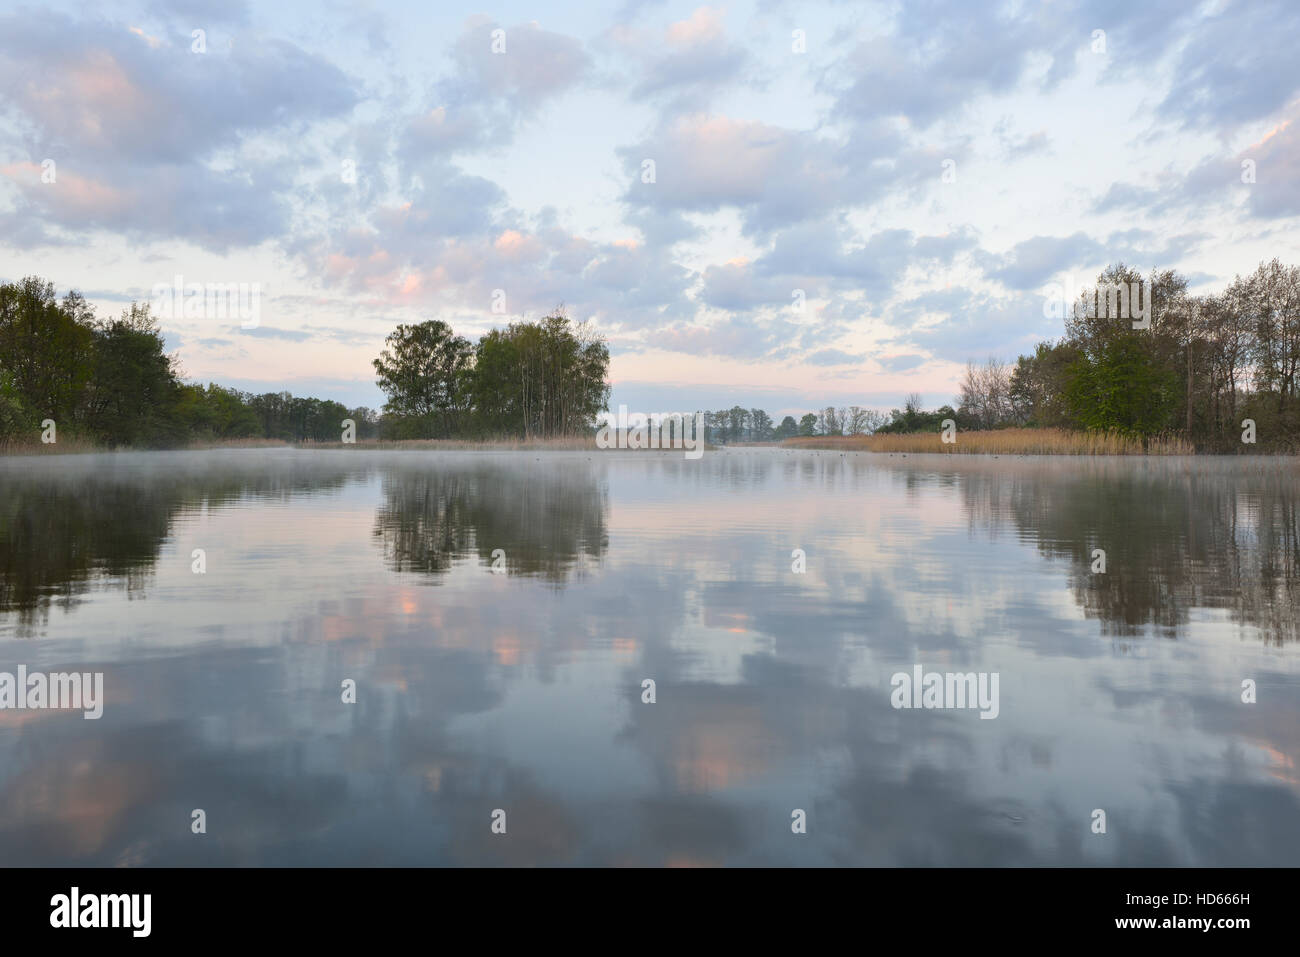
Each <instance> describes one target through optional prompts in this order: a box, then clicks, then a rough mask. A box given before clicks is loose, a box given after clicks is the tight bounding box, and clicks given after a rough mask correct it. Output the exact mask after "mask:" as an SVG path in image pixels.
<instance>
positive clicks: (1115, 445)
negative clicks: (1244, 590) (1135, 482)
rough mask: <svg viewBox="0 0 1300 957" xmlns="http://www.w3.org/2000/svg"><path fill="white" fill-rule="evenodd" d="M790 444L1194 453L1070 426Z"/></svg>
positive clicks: (1162, 439) (1164, 441)
mask: <svg viewBox="0 0 1300 957" xmlns="http://www.w3.org/2000/svg"><path fill="white" fill-rule="evenodd" d="M781 444H782V445H783V446H786V447H793V448H802V449H838V450H839V451H842V452H843V451H854V452H910V453H923V452H939V453H946V454H949V455H960V454H966V455H1192V454H1193V453H1194V452H1195V451H1196V450H1195V448H1194V447H1193V446H1192V443H1191V442H1188V441H1187V440H1186V439H1184V438H1181V437H1179V436H1150V437H1147V438H1146V439H1145V440H1144V439H1142V438H1140V437H1135V436H1130V435H1120V434H1118V433H1114V432H1074V431H1070V430H1067V429H996V430H993V431H988V432H975V431H959V432H958V433H957V436H956V441H955V442H952V443H946V442H944V441H942V439H941V438H940V434H939V433H938V432H908V433H904V434H901V435H894V434H885V435H844V436H839V435H819V436H806V437H799V438H793V439H786V440H785V441H784V442H782V443H781Z"/></svg>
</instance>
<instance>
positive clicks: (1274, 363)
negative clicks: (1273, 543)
mask: <svg viewBox="0 0 1300 957" xmlns="http://www.w3.org/2000/svg"><path fill="white" fill-rule="evenodd" d="M1138 284H1143V285H1144V288H1145V294H1146V297H1147V305H1148V310H1149V312H1148V314H1147V315H1144V316H1143V319H1142V321H1141V322H1140V323H1135V321H1134V319H1133V311H1134V310H1133V308H1132V303H1131V302H1129V303H1127V305H1128V307H1129V308H1127V309H1126V308H1125V305H1126V303H1125V302H1124V301H1123V298H1122V297H1118V296H1116V295H1114V294H1113V292H1111V291H1112V290H1116V289H1121V290H1122V289H1125V288H1127V289H1133V288H1136V286H1137V285H1138ZM1135 324H1136V325H1139V326H1142V327H1140V328H1134V326H1135ZM1298 373H1300V267H1296V266H1284V265H1283V264H1282V263H1281V262H1279V261H1278V260H1277V259H1274V260H1272V261H1270V262H1265V263H1261V264H1260V265H1259V267H1258V268H1257V269H1256V270H1255V271H1254V272H1253V273H1251V274H1250V275H1248V276H1237V277H1236V278H1234V279H1233V281H1232V282H1231V283H1230V284H1229V285H1228V286H1227V288H1226V289H1224V290H1223V291H1222V292H1219V293H1213V294H1210V295H1199V296H1193V295H1190V294H1188V292H1187V279H1186V277H1184V276H1182V275H1180V274H1179V273H1177V272H1175V271H1174V270H1153V271H1152V272H1151V274H1150V275H1149V276H1148V277H1147V278H1146V279H1145V281H1144V280H1143V277H1142V276H1141V275H1140V274H1139V273H1138V272H1137V271H1136V270H1133V269H1130V268H1129V267H1127V266H1125V265H1124V264H1123V263H1119V264H1116V265H1112V266H1110V267H1108V268H1107V269H1105V270H1104V271H1103V272H1102V273H1101V274H1100V275H1099V276H1098V279H1097V286H1096V288H1095V289H1087V290H1084V291H1083V292H1082V293H1081V294H1080V299H1079V302H1078V303H1077V304H1074V306H1073V308H1071V309H1070V310H1069V311H1068V314H1067V315H1066V316H1065V334H1064V335H1063V336H1062V337H1061V338H1060V339H1058V340H1055V341H1048V342H1040V343H1039V344H1038V345H1037V346H1036V348H1035V349H1034V352H1033V353H1032V354H1031V355H1022V356H1020V357H1019V358H1018V359H1017V360H1016V362H1015V363H1014V364H1007V363H1001V362H998V361H997V360H995V359H990V360H989V361H987V362H986V363H984V364H983V365H975V364H968V366H967V369H966V374H965V376H964V378H963V379H962V382H961V390H960V395H959V396H958V398H957V408H956V409H955V410H954V409H951V408H948V409H946V411H947V412H949V413H953V415H952V417H953V418H955V419H956V421H957V425H958V427H959V428H960V427H965V428H999V427H1005V426H1043V427H1057V428H1067V429H1085V430H1101V431H1108V432H1119V433H1124V434H1130V435H1138V436H1153V435H1162V434H1179V435H1183V436H1186V437H1187V438H1188V439H1190V440H1192V441H1193V442H1194V443H1195V444H1196V446H1197V448H1198V449H1202V450H1205V451H1228V450H1232V449H1240V448H1241V436H1242V432H1243V425H1242V423H1243V421H1244V420H1247V419H1249V420H1251V421H1252V422H1254V424H1255V431H1256V435H1257V436H1258V443H1259V445H1261V446H1270V447H1276V448H1290V447H1294V446H1296V445H1297V444H1298V443H1300V376H1298ZM914 411H919V410H914ZM940 411H944V410H940ZM927 415H933V416H937V417H939V418H942V417H943V416H940V415H939V413H929V414H927ZM905 417H906V411H904V412H897V411H895V412H894V413H893V414H892V418H893V419H894V420H895V421H897V420H899V419H900V418H905ZM909 431H914V430H909Z"/></svg>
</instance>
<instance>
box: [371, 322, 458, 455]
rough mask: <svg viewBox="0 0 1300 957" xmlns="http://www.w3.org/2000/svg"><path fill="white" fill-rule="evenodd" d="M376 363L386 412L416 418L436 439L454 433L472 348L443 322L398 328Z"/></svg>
mask: <svg viewBox="0 0 1300 957" xmlns="http://www.w3.org/2000/svg"><path fill="white" fill-rule="evenodd" d="M385 345H386V346H387V348H386V349H385V350H384V351H383V352H381V353H380V355H379V358H377V359H375V360H374V363H373V364H374V367H375V371H376V372H377V373H378V376H379V377H378V380H377V382H378V385H379V387H380V388H381V389H383V390H384V392H385V394H387V396H388V401H387V402H386V403H385V404H384V410H385V411H386V412H391V413H394V414H396V415H400V416H408V417H414V418H416V419H418V420H420V421H421V423H422V426H423V427H424V428H426V429H427V428H433V429H436V431H437V432H438V434H439V435H442V436H448V435H451V434H453V433H454V432H455V430H456V426H457V425H458V424H459V422H460V419H461V416H462V414H463V413H464V412H465V410H466V408H467V406H468V396H469V390H468V376H469V368H470V363H471V359H472V357H473V349H472V347H471V346H470V344H469V341H468V340H467V339H464V338H462V337H461V336H458V335H456V334H455V333H453V332H452V329H451V326H449V325H447V323H445V322H443V321H442V320H441V319H430V320H428V321H427V322H421V323H419V324H417V325H413V326H408V325H399V326H398V327H397V329H396V330H395V331H394V332H392V333H391V334H390V335H389V336H388V338H387V339H386V340H385Z"/></svg>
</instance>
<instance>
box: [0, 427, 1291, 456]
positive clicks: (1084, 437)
mask: <svg viewBox="0 0 1300 957" xmlns="http://www.w3.org/2000/svg"><path fill="white" fill-rule="evenodd" d="M764 446H765V447H768V448H784V449H821V450H835V451H841V452H846V451H853V452H884V453H898V452H905V453H915V454H922V453H939V454H945V455H1200V456H1213V455H1215V454H1224V453H1213V452H1197V450H1196V449H1195V448H1194V447H1193V445H1192V443H1191V442H1189V441H1187V440H1186V439H1185V438H1182V437H1181V436H1153V437H1148V438H1146V440H1145V441H1144V440H1143V439H1142V438H1141V437H1135V436H1126V435H1120V434H1117V433H1104V432H1078V431H1071V430H1068V429H994V430H988V431H973V430H967V431H959V432H958V433H957V436H956V441H955V442H953V443H944V442H943V441H942V440H941V438H940V435H939V433H938V432H908V433H899V434H895V433H886V434H877V435H816V436H798V437H795V438H789V439H785V440H783V441H781V442H775V443H766V442H762V443H737V444H735V445H734V446H733V447H735V448H759V447H764ZM263 448H284V449H330V450H333V449H367V450H371V451H396V450H413V451H426V452H436V451H447V452H464V451H470V452H474V451H483V452H487V451H498V452H510V451H539V452H541V451H551V452H561V451H588V452H599V451H611V452H613V451H618V450H617V449H608V450H605V449H601V448H599V447H598V446H597V445H596V437H595V436H594V435H590V436H568V437H563V438H548V439H540V438H535V439H517V438H507V439H359V440H357V441H356V442H349V443H346V444H345V443H343V442H313V441H305V442H290V441H286V440H282V439H253V438H247V439H219V440H211V441H195V442H190V443H188V444H186V445H183V446H179V447H178V448H175V449H170V450H166V451H190V452H195V451H213V450H219V449H263ZM705 448H706V449H708V450H709V451H715V450H716V449H717V448H718V447H717V446H714V445H707V446H705ZM112 451H151V450H148V449H116V450H115V449H112V448H109V447H106V446H101V445H97V444H95V443H94V442H91V441H89V440H87V439H83V438H80V437H77V436H69V437H67V438H61V439H59V441H58V442H57V443H54V444H51V445H44V444H42V443H41V442H40V441H35V442H26V443H16V442H13V441H10V442H0V456H21V455H86V454H90V453H97V452H112ZM159 451H162V450H159ZM1241 452H1243V453H1246V454H1250V455H1294V454H1296V453H1295V451H1292V450H1284V449H1270V448H1262V449H1261V448H1256V447H1255V446H1249V445H1243V446H1242V448H1241ZM1226 454H1232V453H1226Z"/></svg>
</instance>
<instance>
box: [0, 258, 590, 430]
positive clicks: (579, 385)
mask: <svg viewBox="0 0 1300 957" xmlns="http://www.w3.org/2000/svg"><path fill="white" fill-rule="evenodd" d="M387 345H388V348H387V349H386V350H385V351H384V352H383V354H382V355H381V356H380V357H379V358H378V359H376V360H375V363H374V365H375V368H376V371H377V372H378V373H379V384H380V386H381V387H382V388H383V389H384V391H385V392H386V393H387V394H388V397H389V401H388V402H387V403H386V404H385V407H384V410H383V412H382V413H379V412H376V411H374V410H372V409H369V408H366V407H364V406H362V407H358V408H348V407H347V406H345V405H343V404H342V403H339V402H335V401H333V400H330V399H317V398H306V397H301V396H294V395H291V394H289V393H288V392H268V393H265V394H262V395H255V394H252V393H248V392H241V391H239V390H237V389H228V388H223V387H222V386H219V385H216V384H212V383H209V384H208V385H206V386H204V385H199V384H195V383H189V382H185V381H183V380H182V375H181V371H180V369H179V367H178V365H177V363H176V360H175V359H174V358H173V357H172V356H169V355H167V353H166V351H165V343H164V340H163V336H162V332H161V330H160V328H159V326H158V323H157V321H156V320H155V319H154V317H153V316H151V315H150V312H149V306H148V305H147V304H145V305H141V304H136V303H133V304H132V305H131V307H130V308H129V309H126V310H123V312H122V314H121V316H120V317H119V318H117V319H110V320H101V319H99V318H97V317H96V316H95V314H94V310H93V309H92V308H91V307H90V305H89V304H88V303H87V302H86V300H85V298H84V297H83V296H81V295H80V294H79V293H76V292H70V293H68V294H67V295H65V296H64V297H63V299H61V300H60V299H57V298H56V296H55V290H54V285H53V283H50V282H47V281H45V280H43V279H40V278H37V277H27V278H25V279H23V280H21V281H19V282H14V283H3V284H0V442H8V441H16V442H18V443H20V444H30V443H32V442H35V441H37V440H38V439H39V436H40V435H41V433H42V431H43V426H42V423H43V422H45V421H46V420H53V422H54V423H55V427H56V430H57V435H58V436H59V437H60V438H66V437H75V438H78V439H82V440H88V441H89V442H91V443H94V444H97V445H104V446H108V447H119V446H124V447H132V446H138V447H152V448H165V447H174V446H179V445H184V444H187V443H190V442H195V441H199V442H202V441H216V440H223V439H248V438H266V439H281V440H285V441H292V442H301V441H319V442H337V441H339V440H340V439H341V438H342V435H343V421H344V420H345V419H351V420H352V421H353V423H354V424H355V437H356V438H357V439H369V438H392V439H401V438H440V437H449V436H475V437H498V436H500V437H515V436H555V435H566V434H578V433H581V432H584V431H591V430H594V428H595V417H596V414H597V412H599V410H600V409H602V408H604V406H605V404H606V401H607V399H608V395H609V387H608V384H607V383H606V381H605V376H606V372H607V369H608V365H609V352H608V350H607V348H606V347H605V344H604V342H603V341H602V340H600V339H598V338H596V337H594V336H592V335H590V334H589V333H588V332H587V330H586V328H585V326H582V325H581V324H579V325H578V326H576V327H575V326H573V325H572V324H570V322H569V320H568V319H566V318H564V317H563V316H562V315H554V316H550V317H547V318H546V319H543V320H541V321H540V322H536V323H529V322H519V323H513V324H511V325H510V326H509V327H508V328H507V329H504V330H500V329H494V330H492V331H491V332H489V333H488V334H487V335H485V336H483V337H482V338H481V339H480V340H479V342H478V343H477V345H474V346H471V345H470V343H469V342H468V341H467V340H465V339H463V338H461V337H459V336H455V335H453V334H452V333H451V330H450V327H448V326H447V325H446V324H445V323H442V322H437V321H431V322H426V323H421V324H419V325H416V326H399V327H398V329H397V331H396V332H394V333H393V334H392V335H390V336H389V337H388V341H387Z"/></svg>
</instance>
